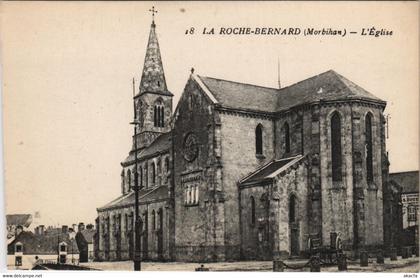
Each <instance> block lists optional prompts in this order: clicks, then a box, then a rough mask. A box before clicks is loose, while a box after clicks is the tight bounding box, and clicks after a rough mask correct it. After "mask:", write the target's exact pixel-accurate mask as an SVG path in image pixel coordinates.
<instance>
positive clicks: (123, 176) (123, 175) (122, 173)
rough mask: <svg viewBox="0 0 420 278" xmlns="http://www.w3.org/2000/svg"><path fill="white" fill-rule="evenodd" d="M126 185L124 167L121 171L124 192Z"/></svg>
mask: <svg viewBox="0 0 420 278" xmlns="http://www.w3.org/2000/svg"><path fill="white" fill-rule="evenodd" d="M124 187H125V173H124V169H123V170H122V171H121V191H122V193H123V194H124V193H125V190H124Z"/></svg>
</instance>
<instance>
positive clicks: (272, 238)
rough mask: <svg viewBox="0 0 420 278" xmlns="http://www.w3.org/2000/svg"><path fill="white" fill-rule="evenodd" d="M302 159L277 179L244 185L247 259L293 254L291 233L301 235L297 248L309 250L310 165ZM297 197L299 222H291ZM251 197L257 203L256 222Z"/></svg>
mask: <svg viewBox="0 0 420 278" xmlns="http://www.w3.org/2000/svg"><path fill="white" fill-rule="evenodd" d="M304 161H306V160H302V161H299V162H297V163H296V164H295V165H293V166H291V167H290V168H289V169H287V170H285V171H284V172H282V173H280V174H279V175H278V176H277V177H276V178H275V179H274V180H272V181H271V182H267V183H264V184H259V185H255V186H243V187H241V191H240V200H241V215H240V217H241V225H242V226H241V227H242V230H241V253H242V254H241V255H242V258H243V259H259V260H267V259H272V258H273V256H279V255H280V256H282V257H283V258H287V257H288V256H289V255H290V253H291V233H292V228H291V227H290V225H293V232H296V236H297V242H298V243H297V250H298V252H299V253H301V252H303V251H306V249H307V241H308V231H309V227H308V207H307V205H308V202H307V199H308V182H307V176H308V175H307V164H306V163H305V162H304ZM292 195H293V196H295V197H296V200H297V202H296V206H295V207H296V221H295V222H293V223H291V222H290V221H289V201H290V197H291V196H292ZM251 197H253V198H254V200H255V204H256V207H255V208H256V210H255V214H256V215H255V223H252V215H251V213H252V210H251V205H250V200H251Z"/></svg>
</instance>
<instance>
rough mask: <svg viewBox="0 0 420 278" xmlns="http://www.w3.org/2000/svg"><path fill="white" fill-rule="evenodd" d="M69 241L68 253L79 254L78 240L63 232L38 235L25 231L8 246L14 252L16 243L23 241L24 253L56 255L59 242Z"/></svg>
mask: <svg viewBox="0 0 420 278" xmlns="http://www.w3.org/2000/svg"><path fill="white" fill-rule="evenodd" d="M63 241H64V242H66V243H67V246H68V247H67V253H68V254H71V253H72V252H73V254H77V253H79V249H78V248H77V244H76V241H75V240H73V241H70V239H69V235H68V234H63V233H48V234H43V235H36V234H34V233H32V232H29V231H23V232H21V233H20V234H19V235H17V236H16V237H15V239H14V240H13V241H12V242H11V243H10V244H9V245H8V246H7V252H8V254H13V253H14V245H15V243H17V242H21V243H22V245H23V254H34V255H37V254H38V255H41V254H43V255H47V254H51V255H55V254H57V246H58V242H60V243H61V242H63Z"/></svg>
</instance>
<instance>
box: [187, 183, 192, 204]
mask: <svg viewBox="0 0 420 278" xmlns="http://www.w3.org/2000/svg"><path fill="white" fill-rule="evenodd" d="M190 203H191V185H188V187H187V204H190Z"/></svg>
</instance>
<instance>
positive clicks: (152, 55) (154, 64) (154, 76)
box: [139, 19, 172, 95]
mask: <svg viewBox="0 0 420 278" xmlns="http://www.w3.org/2000/svg"><path fill="white" fill-rule="evenodd" d="M139 89H140V94H143V93H159V94H164V95H172V94H171V93H170V92H169V91H168V88H167V87H166V80H165V73H164V71H163V65H162V58H161V56H160V49H159V43H158V39H157V36H156V24H155V21H154V19H153V21H152V24H151V27H150V33H149V42H148V43H147V50H146V56H145V58H144V65H143V73H142V76H141V81H140V87H139Z"/></svg>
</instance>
